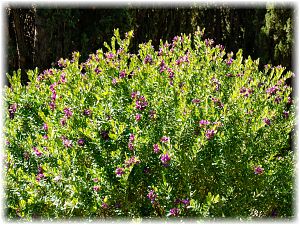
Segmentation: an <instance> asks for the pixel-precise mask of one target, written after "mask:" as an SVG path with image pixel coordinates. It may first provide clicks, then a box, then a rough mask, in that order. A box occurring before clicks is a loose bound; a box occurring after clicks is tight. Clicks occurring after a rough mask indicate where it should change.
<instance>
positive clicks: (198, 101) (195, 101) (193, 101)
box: [192, 98, 201, 104]
mask: <svg viewBox="0 0 300 225" xmlns="http://www.w3.org/2000/svg"><path fill="white" fill-rule="evenodd" d="M200 102H201V100H200V99H197V98H195V99H193V100H192V103H195V104H199V103H200Z"/></svg>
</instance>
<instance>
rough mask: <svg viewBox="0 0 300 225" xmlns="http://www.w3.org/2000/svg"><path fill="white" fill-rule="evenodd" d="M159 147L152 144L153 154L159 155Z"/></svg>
mask: <svg viewBox="0 0 300 225" xmlns="http://www.w3.org/2000/svg"><path fill="white" fill-rule="evenodd" d="M159 150H160V149H159V147H158V144H154V145H153V151H154V152H155V153H159Z"/></svg>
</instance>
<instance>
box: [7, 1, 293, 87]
mask: <svg viewBox="0 0 300 225" xmlns="http://www.w3.org/2000/svg"><path fill="white" fill-rule="evenodd" d="M6 12H7V18H8V19H7V22H8V26H7V27H8V30H7V36H8V38H7V40H8V42H9V43H8V51H7V52H8V55H7V57H8V71H9V72H11V71H13V70H16V69H18V68H22V69H23V70H27V69H33V68H35V67H38V68H39V69H40V70H41V71H42V70H43V69H46V68H49V67H50V66H51V64H52V65H53V63H54V62H57V60H58V59H59V58H61V57H70V56H71V53H72V52H73V51H75V50H76V51H79V52H81V54H82V59H86V58H87V57H88V55H89V54H90V53H92V52H95V51H96V50H97V49H99V48H102V47H103V46H102V43H103V42H104V41H109V40H110V38H111V37H112V36H113V29H114V28H116V27H118V28H119V29H120V32H121V33H125V32H127V31H128V30H134V34H135V35H134V38H133V40H132V44H131V46H130V51H131V52H135V53H136V52H137V50H138V44H140V43H143V42H146V41H148V40H152V44H153V46H154V47H155V49H156V50H157V49H158V45H159V39H164V40H169V41H171V38H173V37H174V36H175V35H179V34H180V33H192V32H194V31H195V30H196V27H197V26H200V27H202V28H204V27H205V29H206V30H205V35H206V37H207V38H213V39H214V41H215V43H217V44H218V43H220V44H223V45H224V46H225V47H226V51H228V52H229V51H233V52H237V51H238V49H243V51H244V54H245V55H251V56H252V58H258V57H259V58H260V66H261V67H262V66H263V65H264V64H266V63H272V64H274V65H278V64H281V65H283V66H285V67H287V69H292V46H293V34H294V33H293V15H294V9H293V8H292V6H288V5H285V6H280V5H276V6H271V5H269V6H262V7H256V8H232V7H230V6H228V5H218V6H214V7H212V5H197V6H191V7H185V8H151V7H148V8H135V7H123V8H110V9H107V8H94V7H90V8H84V9H83V8H82V9H66V8H59V7H53V8H40V7H36V6H32V7H27V8H17V7H14V6H10V7H9V8H7V11H6ZM27 81H28V78H27V75H26V73H25V71H23V74H22V82H23V83H26V82H27Z"/></svg>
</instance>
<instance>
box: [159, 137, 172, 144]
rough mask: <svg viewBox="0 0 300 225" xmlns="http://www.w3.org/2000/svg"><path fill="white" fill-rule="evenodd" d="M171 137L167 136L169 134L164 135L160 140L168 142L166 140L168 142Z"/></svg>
mask: <svg viewBox="0 0 300 225" xmlns="http://www.w3.org/2000/svg"><path fill="white" fill-rule="evenodd" d="M169 139H170V138H169V137H167V136H163V137H162V138H161V139H160V141H161V142H162V143H166V142H168V141H169Z"/></svg>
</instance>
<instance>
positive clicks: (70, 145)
mask: <svg viewBox="0 0 300 225" xmlns="http://www.w3.org/2000/svg"><path fill="white" fill-rule="evenodd" d="M63 145H64V146H65V147H67V148H70V147H72V141H71V140H68V139H66V138H63Z"/></svg>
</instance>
